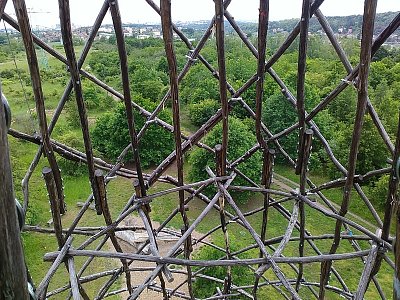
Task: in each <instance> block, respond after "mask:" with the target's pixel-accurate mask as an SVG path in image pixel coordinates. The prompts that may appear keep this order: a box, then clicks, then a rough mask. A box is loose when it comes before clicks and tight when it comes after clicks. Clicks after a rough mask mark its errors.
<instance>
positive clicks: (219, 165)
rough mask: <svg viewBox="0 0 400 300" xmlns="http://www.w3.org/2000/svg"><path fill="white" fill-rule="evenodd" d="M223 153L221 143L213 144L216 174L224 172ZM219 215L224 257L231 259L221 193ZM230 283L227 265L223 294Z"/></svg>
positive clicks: (229, 286) (230, 277)
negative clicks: (223, 242)
mask: <svg viewBox="0 0 400 300" xmlns="http://www.w3.org/2000/svg"><path fill="white" fill-rule="evenodd" d="M224 157H225V156H224V154H223V148H222V145H219V144H218V145H216V146H215V159H216V162H215V163H216V173H217V176H223V175H224V172H225V163H226V161H224ZM218 201H219V216H220V219H221V229H222V232H223V234H224V240H225V252H226V258H227V259H231V258H232V255H231V250H230V245H229V235H228V231H227V228H226V218H225V196H224V194H223V193H221V194H220V196H219V198H218ZM231 285H232V274H231V267H230V266H228V267H227V271H226V277H225V280H224V291H223V294H224V295H227V294H229V292H230V289H231Z"/></svg>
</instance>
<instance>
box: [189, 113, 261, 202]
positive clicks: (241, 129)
mask: <svg viewBox="0 0 400 300" xmlns="http://www.w3.org/2000/svg"><path fill="white" fill-rule="evenodd" d="M221 142H222V124H218V125H217V126H216V127H215V128H214V129H213V130H212V131H211V132H210V133H209V134H208V135H207V137H206V138H205V139H204V143H206V144H207V145H208V146H210V147H215V146H216V145H217V144H221ZM255 143H256V137H255V136H254V134H252V133H251V131H250V130H249V128H248V127H247V126H246V125H245V124H244V123H243V122H242V121H241V120H239V119H237V118H233V117H232V118H229V143H228V160H229V161H233V160H235V159H237V158H239V157H240V156H241V155H243V154H244V153H245V152H246V151H247V150H249V149H250V148H251V147H252V146H254V145H255ZM189 162H190V165H191V166H192V168H191V169H190V172H189V177H190V179H191V180H193V181H200V180H204V179H207V178H209V176H208V174H207V172H206V171H205V168H206V166H210V168H211V169H213V170H215V158H214V156H213V154H212V153H210V152H208V151H206V150H204V149H200V148H198V149H195V150H194V151H193V152H192V153H191V155H190V158H189ZM238 169H239V170H240V171H242V172H243V173H244V174H245V175H247V176H248V177H249V178H251V179H252V180H254V181H256V182H258V181H259V179H260V171H261V154H260V153H259V152H257V153H256V154H254V155H253V156H252V157H250V158H249V159H248V160H246V161H245V162H243V163H241V164H240V165H239V166H238ZM233 184H234V185H247V184H248V182H247V181H245V180H244V179H243V178H241V177H240V176H237V177H236V178H235V180H234V181H233ZM212 190H213V189H212V187H209V188H208V189H206V193H208V194H209V195H211V192H212ZM231 195H232V196H233V198H234V199H235V200H237V201H238V202H240V203H246V202H247V199H248V197H249V195H250V193H247V192H231Z"/></svg>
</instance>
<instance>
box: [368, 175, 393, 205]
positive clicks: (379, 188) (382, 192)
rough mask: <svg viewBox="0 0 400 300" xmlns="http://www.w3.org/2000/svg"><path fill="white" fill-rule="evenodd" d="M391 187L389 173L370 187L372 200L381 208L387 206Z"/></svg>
mask: <svg viewBox="0 0 400 300" xmlns="http://www.w3.org/2000/svg"><path fill="white" fill-rule="evenodd" d="M388 187H389V175H383V176H382V177H381V178H379V179H378V181H376V182H375V183H374V185H373V187H371V188H370V199H371V201H372V202H373V203H374V204H376V205H378V206H379V207H381V208H384V207H385V204H386V197H387V194H388Z"/></svg>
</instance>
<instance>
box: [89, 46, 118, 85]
mask: <svg viewBox="0 0 400 300" xmlns="http://www.w3.org/2000/svg"><path fill="white" fill-rule="evenodd" d="M88 64H89V67H90V68H91V69H92V70H93V71H94V73H95V74H96V76H97V77H99V79H101V80H104V81H106V82H110V81H111V82H113V80H114V79H115V78H118V77H119V74H121V71H120V63H119V56H118V52H117V51H116V49H115V51H107V52H105V51H95V52H92V53H91V55H90V56H89V58H88Z"/></svg>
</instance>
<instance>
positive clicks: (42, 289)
mask: <svg viewBox="0 0 400 300" xmlns="http://www.w3.org/2000/svg"><path fill="white" fill-rule="evenodd" d="M72 240H73V237H72V236H70V237H69V238H68V239H67V240H66V241H65V244H64V246H63V247H62V248H61V250H60V253H59V255H58V256H57V258H56V259H55V260H54V262H53V264H52V265H51V267H50V269H49V270H48V271H47V273H46V275H45V276H44V277H43V279H42V281H41V282H40V284H39V286H38V287H37V289H36V291H35V294H36V297H38V299H39V300H41V299H45V298H46V293H47V287H48V286H49V283H50V280H51V278H52V277H53V275H54V274H55V273H56V271H57V270H58V267H59V266H60V264H61V263H62V262H63V261H64V259H65V255H66V254H67V251H68V250H69V248H70V247H71V243H72Z"/></svg>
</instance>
